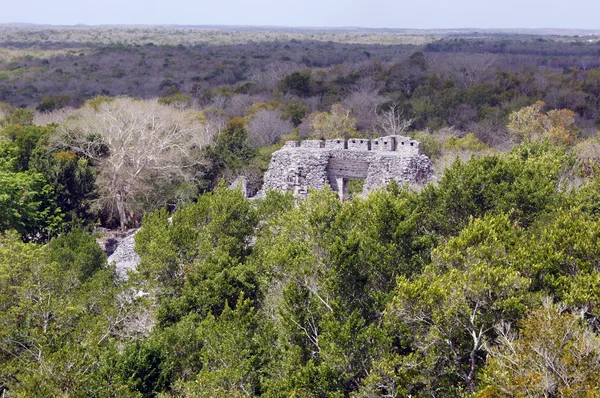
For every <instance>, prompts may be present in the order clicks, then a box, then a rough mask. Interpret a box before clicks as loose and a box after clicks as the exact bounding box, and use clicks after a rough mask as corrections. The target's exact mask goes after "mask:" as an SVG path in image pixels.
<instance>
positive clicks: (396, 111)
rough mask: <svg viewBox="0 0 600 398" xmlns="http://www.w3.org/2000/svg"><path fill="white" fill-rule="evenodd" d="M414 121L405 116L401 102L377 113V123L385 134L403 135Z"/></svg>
mask: <svg viewBox="0 0 600 398" xmlns="http://www.w3.org/2000/svg"><path fill="white" fill-rule="evenodd" d="M413 121H414V120H413V119H406V118H404V116H403V113H402V110H401V109H400V105H399V104H391V105H390V106H389V108H388V109H387V110H385V111H383V112H382V113H380V114H379V115H377V125H378V126H379V128H380V129H381V130H382V131H383V133H384V134H385V135H402V134H403V133H404V131H406V130H407V129H408V128H409V127H410V126H411V125H412V124H413Z"/></svg>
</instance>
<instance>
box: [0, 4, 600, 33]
mask: <svg viewBox="0 0 600 398" xmlns="http://www.w3.org/2000/svg"><path fill="white" fill-rule="evenodd" d="M0 6H1V7H0V23H8V22H29V23H38V24H54V25H62V24H65V25H73V24H78V23H82V24H89V25H99V24H180V25H221V24H224V25H278V26H319V27H341V26H361V27H373V28H383V27H388V28H422V29H426V28H466V27H468V28H576V29H600V0H495V1H489V0H451V1H442V0H412V1H407V0H354V1H342V0H303V1H302V0H298V1H288V0H24V1H23V2H21V1H15V0H0Z"/></svg>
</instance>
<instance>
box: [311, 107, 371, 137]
mask: <svg viewBox="0 0 600 398" xmlns="http://www.w3.org/2000/svg"><path fill="white" fill-rule="evenodd" d="M310 129H311V133H312V136H313V137H314V138H319V139H335V138H344V139H348V138H351V137H358V135H359V134H358V132H357V131H356V119H355V118H353V117H351V116H350V111H349V110H347V109H344V108H343V107H342V106H341V105H340V104H334V105H332V106H331V112H321V113H317V114H313V115H311V119H310Z"/></svg>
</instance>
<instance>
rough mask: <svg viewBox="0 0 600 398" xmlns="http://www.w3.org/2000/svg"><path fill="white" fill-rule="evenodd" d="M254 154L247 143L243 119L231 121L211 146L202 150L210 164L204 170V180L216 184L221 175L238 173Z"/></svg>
mask: <svg viewBox="0 0 600 398" xmlns="http://www.w3.org/2000/svg"><path fill="white" fill-rule="evenodd" d="M254 154H255V153H254V150H253V149H252V147H251V146H250V144H249V143H248V133H247V132H246V128H245V122H244V119H241V118H235V119H231V120H230V121H229V122H228V123H227V127H226V128H225V130H223V132H221V133H220V134H219V135H218V136H217V137H216V138H215V139H214V142H213V144H212V145H210V146H209V147H207V148H206V149H205V150H204V155H205V157H206V159H207V160H208V161H209V162H210V165H209V166H208V167H207V169H206V178H208V179H209V180H210V181H212V183H213V184H216V183H217V182H218V181H219V180H220V178H221V177H222V176H223V173H225V172H229V173H233V174H236V173H238V172H240V171H241V169H242V167H243V166H245V165H246V164H247V163H248V161H249V160H250V159H251V158H252V157H253V156H254Z"/></svg>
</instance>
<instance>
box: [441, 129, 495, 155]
mask: <svg viewBox="0 0 600 398" xmlns="http://www.w3.org/2000/svg"><path fill="white" fill-rule="evenodd" d="M444 147H446V148H448V149H454V150H462V151H465V150H467V151H483V150H486V149H489V147H488V146H487V145H485V144H484V143H483V142H481V141H479V140H478V139H477V138H475V136H474V135H473V133H469V134H467V135H465V136H464V137H462V138H456V137H450V138H448V140H446V142H444Z"/></svg>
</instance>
